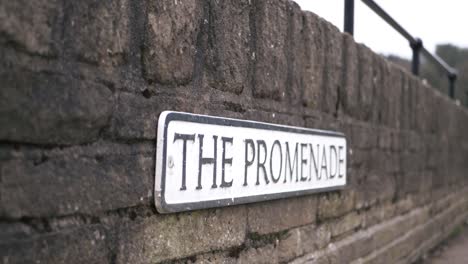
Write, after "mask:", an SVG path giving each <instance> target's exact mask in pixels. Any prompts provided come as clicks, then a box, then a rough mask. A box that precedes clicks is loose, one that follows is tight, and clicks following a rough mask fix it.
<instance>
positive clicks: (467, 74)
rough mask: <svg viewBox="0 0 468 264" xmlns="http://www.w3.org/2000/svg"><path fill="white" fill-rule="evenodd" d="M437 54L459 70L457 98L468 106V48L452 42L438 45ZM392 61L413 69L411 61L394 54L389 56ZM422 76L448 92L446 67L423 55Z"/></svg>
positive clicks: (456, 85) (456, 86) (434, 85)
mask: <svg viewBox="0 0 468 264" xmlns="http://www.w3.org/2000/svg"><path fill="white" fill-rule="evenodd" d="M436 54H437V55H438V56H439V57H440V58H442V59H443V60H444V61H445V62H447V64H448V65H450V66H452V67H454V68H455V69H457V70H458V77H457V80H456V84H455V99H456V100H458V101H459V102H460V104H462V105H465V106H466V107H468V48H460V47H457V46H455V45H452V44H442V45H437V47H436ZM387 58H388V59H389V60H390V61H392V62H394V63H396V64H398V65H400V66H402V67H404V68H406V69H407V70H408V71H410V70H411V62H410V61H409V60H407V59H403V58H400V57H397V56H394V55H390V56H388V57H387ZM421 61H422V63H421V68H420V69H421V78H423V79H425V80H426V81H427V82H428V83H429V84H430V85H431V86H433V87H434V88H436V89H438V90H440V91H441V92H442V93H444V94H448V90H449V81H448V78H447V74H446V73H445V71H444V69H442V68H440V67H439V66H438V65H436V64H434V63H432V62H431V61H428V60H426V59H425V58H424V57H421Z"/></svg>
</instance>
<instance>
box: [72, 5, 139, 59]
mask: <svg viewBox="0 0 468 264" xmlns="http://www.w3.org/2000/svg"><path fill="white" fill-rule="evenodd" d="M68 2H69V3H67V6H66V8H68V11H69V14H67V16H66V18H65V19H64V20H65V23H66V25H65V34H66V38H67V40H68V42H69V43H67V44H68V45H69V47H68V48H69V49H70V50H71V53H72V54H73V55H74V56H76V59H77V60H78V61H82V62H87V63H91V64H102V65H114V66H116V65H121V64H123V63H125V60H126V57H127V53H128V45H129V39H130V36H129V18H128V10H129V4H128V1H127V0H117V1H113V0H104V1H101V0H85V1H68Z"/></svg>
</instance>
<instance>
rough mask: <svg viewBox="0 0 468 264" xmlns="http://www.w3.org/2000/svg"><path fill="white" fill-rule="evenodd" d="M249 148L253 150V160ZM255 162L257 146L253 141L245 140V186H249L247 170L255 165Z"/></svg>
mask: <svg viewBox="0 0 468 264" xmlns="http://www.w3.org/2000/svg"><path fill="white" fill-rule="evenodd" d="M248 146H250V147H251V149H252V159H251V160H249V150H248ZM254 160H255V144H254V142H253V140H252V139H246V140H245V163H244V164H245V167H244V184H243V186H247V168H248V167H249V166H251V165H252V164H253V162H254Z"/></svg>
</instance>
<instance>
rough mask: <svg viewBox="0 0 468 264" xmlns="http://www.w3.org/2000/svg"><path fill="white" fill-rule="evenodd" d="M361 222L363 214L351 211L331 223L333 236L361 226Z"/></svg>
mask: <svg viewBox="0 0 468 264" xmlns="http://www.w3.org/2000/svg"><path fill="white" fill-rule="evenodd" d="M361 222H362V216H361V215H359V214H357V213H355V212H352V213H349V214H347V215H345V216H344V217H342V218H340V219H337V220H334V221H332V222H331V224H330V230H331V236H332V238H333V237H337V236H339V235H342V234H344V233H346V232H349V231H351V230H353V229H356V228H358V227H360V225H361Z"/></svg>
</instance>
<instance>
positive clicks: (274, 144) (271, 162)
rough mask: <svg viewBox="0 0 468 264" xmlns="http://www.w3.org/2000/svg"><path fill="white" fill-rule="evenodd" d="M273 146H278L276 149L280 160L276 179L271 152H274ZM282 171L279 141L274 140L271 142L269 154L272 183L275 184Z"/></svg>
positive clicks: (281, 152)
mask: <svg viewBox="0 0 468 264" xmlns="http://www.w3.org/2000/svg"><path fill="white" fill-rule="evenodd" d="M275 146H278V147H277V148H276V149H278V150H279V160H280V169H279V173H278V178H275V174H274V173H273V150H275ZM282 170H283V150H282V148H281V143H280V142H279V140H275V142H273V145H272V146H271V152H270V173H271V179H272V180H273V182H274V183H277V182H278V181H279V179H280V178H281V171H282Z"/></svg>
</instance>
